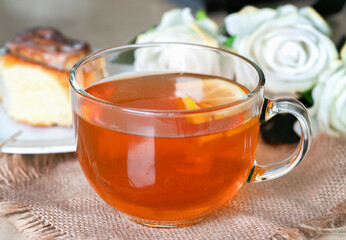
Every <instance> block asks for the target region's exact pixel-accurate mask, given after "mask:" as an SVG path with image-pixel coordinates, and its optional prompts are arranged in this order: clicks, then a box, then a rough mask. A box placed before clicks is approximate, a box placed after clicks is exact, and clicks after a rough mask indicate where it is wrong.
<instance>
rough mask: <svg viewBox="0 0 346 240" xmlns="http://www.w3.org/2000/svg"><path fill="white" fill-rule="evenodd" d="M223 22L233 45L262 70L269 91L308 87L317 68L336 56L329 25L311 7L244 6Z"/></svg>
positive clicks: (291, 92) (289, 91) (279, 92)
mask: <svg viewBox="0 0 346 240" xmlns="http://www.w3.org/2000/svg"><path fill="white" fill-rule="evenodd" d="M225 25H226V30H227V32H228V33H229V34H230V35H233V36H235V39H234V42H233V46H232V47H233V49H234V50H235V51H237V52H238V53H239V54H240V55H243V56H245V57H247V58H249V59H250V60H252V61H254V62H255V63H257V64H258V65H259V67H260V68H261V69H262V70H263V72H264V74H265V77H266V93H267V94H269V95H270V94H271V95H290V96H296V94H297V93H298V92H303V91H306V90H309V89H311V88H312V87H313V86H314V85H315V84H316V82H317V78H318V76H319V74H320V73H321V71H323V70H324V69H325V68H326V67H327V66H328V65H329V63H330V62H331V61H332V60H333V59H335V58H337V50H336V48H335V45H334V43H333V42H332V41H331V40H330V38H329V37H328V35H329V34H330V29H329V26H328V25H327V23H326V22H325V21H324V20H323V18H322V17H321V16H320V15H319V14H318V13H317V12H316V11H315V10H314V9H313V8H311V7H304V8H302V9H297V8H296V7H295V6H293V5H285V6H282V7H280V8H278V9H277V10H274V9H269V8H263V9H258V8H255V7H252V6H247V7H245V8H243V9H242V10H241V11H239V12H237V13H233V14H230V15H228V16H227V17H226V18H225ZM241 80H242V79H238V81H240V83H241ZM246 81H248V80H246Z"/></svg>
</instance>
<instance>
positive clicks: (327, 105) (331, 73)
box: [309, 44, 346, 136]
mask: <svg viewBox="0 0 346 240" xmlns="http://www.w3.org/2000/svg"><path fill="white" fill-rule="evenodd" d="M312 98H313V100H314V105H313V106H312V108H310V109H309V112H310V115H311V117H312V119H313V120H314V122H315V124H316V126H317V128H316V129H317V130H318V131H323V132H326V133H328V134H329V135H332V136H340V135H341V134H346V44H345V45H344V47H343V49H342V51H341V60H334V61H333V62H331V64H330V65H329V66H328V68H327V69H325V71H323V72H322V73H321V74H320V76H319V77H318V82H317V84H316V86H315V88H314V89H313V91H312Z"/></svg>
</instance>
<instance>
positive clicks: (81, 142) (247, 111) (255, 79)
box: [70, 43, 311, 227]
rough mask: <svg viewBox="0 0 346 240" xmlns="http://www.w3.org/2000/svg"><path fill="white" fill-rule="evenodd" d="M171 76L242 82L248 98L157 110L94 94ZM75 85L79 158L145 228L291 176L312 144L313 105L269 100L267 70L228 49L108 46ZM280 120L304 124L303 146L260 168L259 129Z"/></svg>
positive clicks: (74, 78) (85, 64) (195, 217)
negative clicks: (113, 85) (112, 85)
mask: <svg viewBox="0 0 346 240" xmlns="http://www.w3.org/2000/svg"><path fill="white" fill-rule="evenodd" d="M172 73H179V74H187V73H189V74H203V75H211V76H212V77H213V78H222V79H228V80H234V81H236V82H237V83H239V84H241V85H242V86H244V87H245V88H246V89H248V91H249V93H248V94H246V95H245V96H243V97H241V98H240V99H238V100H236V101H233V102H225V103H221V104H219V105H217V106H211V107H206V108H198V109H186V110H158V109H150V108H134V107H126V104H116V103H113V102H110V101H107V100H105V99H104V98H102V97H100V95H97V96H95V94H90V93H89V91H86V89H88V88H90V87H93V86H95V84H100V83H106V82H109V81H111V80H122V81H129V80H128V79H129V77H131V76H151V75H155V74H156V75H157V74H172ZM70 86H71V87H70V90H71V101H72V109H73V116H74V130H75V140H76V145H77V156H78V159H79V162H80V165H81V167H82V170H83V172H84V174H85V176H86V178H87V179H88V181H89V183H90V184H91V186H92V187H93V189H94V190H95V192H96V193H97V194H98V195H99V196H100V197H101V198H102V199H104V200H105V201H106V202H107V203H109V204H110V205H111V206H113V207H114V208H116V209H117V210H119V211H120V212H122V213H124V214H126V215H128V216H130V218H131V219H132V220H133V221H135V222H138V223H141V224H144V225H147V226H156V227H180V226H186V225H189V224H193V223H195V222H197V221H199V220H200V219H202V218H203V217H204V216H205V215H207V214H209V213H210V212H212V211H213V210H215V209H217V208H219V207H221V206H222V205H223V204H225V203H226V202H227V201H229V200H230V199H231V198H232V197H233V196H234V195H235V194H236V193H237V192H238V190H239V188H240V187H241V186H242V185H243V184H244V183H246V182H249V183H250V182H261V181H266V180H272V179H275V178H277V177H280V176H283V175H285V174H287V173H288V172H290V171H291V170H293V169H294V168H295V167H296V166H297V165H298V164H299V163H300V162H301V161H302V160H303V158H304V157H305V155H306V153H307V151H308V149H309V145H310V141H311V126H310V119H309V116H308V113H307V110H306V109H305V107H304V106H303V105H302V104H301V103H300V102H299V101H297V100H296V99H293V98H278V99H268V98H266V97H265V96H264V86H265V78H264V75H263V73H262V71H261V70H260V68H259V67H258V66H257V65H256V64H254V63H252V62H251V61H249V60H247V59H246V58H244V57H242V56H239V55H237V54H235V53H232V52H229V51H225V50H222V49H216V48H212V47H206V46H199V45H192V44H183V43H147V44H137V45H127V46H120V47H114V48H109V49H105V50H102V51H99V52H97V53H94V54H92V55H90V56H88V57H86V58H85V59H83V60H81V61H80V62H78V63H77V64H76V65H75V66H74V68H73V69H72V70H71V73H70ZM153 89H154V88H153ZM209 90H210V89H209ZM127 91H129V93H131V91H132V90H131V89H127ZM143 91H144V90H143ZM199 91H203V89H202V90H201V89H199ZM100 94H101V93H100ZM280 113H289V114H292V115H294V116H295V117H296V118H297V120H298V122H299V124H300V129H301V140H300V143H299V144H298V146H297V148H296V150H295V151H294V152H293V153H292V154H291V155H290V156H289V157H287V158H285V159H280V160H278V162H276V163H271V164H269V165H264V166H263V165H258V164H257V162H256V161H255V151H256V147H257V141H258V134H259V125H260V124H261V123H262V122H265V121H267V120H268V119H270V118H272V117H273V116H275V115H276V114H280Z"/></svg>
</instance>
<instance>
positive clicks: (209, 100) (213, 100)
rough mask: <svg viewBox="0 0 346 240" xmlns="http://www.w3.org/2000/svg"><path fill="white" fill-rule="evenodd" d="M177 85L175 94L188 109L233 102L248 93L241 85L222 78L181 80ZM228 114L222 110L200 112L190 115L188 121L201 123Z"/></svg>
mask: <svg viewBox="0 0 346 240" xmlns="http://www.w3.org/2000/svg"><path fill="white" fill-rule="evenodd" d="M175 87H176V93H175V95H176V96H177V97H178V98H179V99H180V101H181V102H182V103H183V106H184V108H185V109H187V110H194V109H200V108H206V107H213V106H218V105H222V104H227V103H231V102H234V101H236V100H238V99H239V98H241V97H243V96H245V95H246V94H247V93H246V91H245V90H243V89H242V88H241V87H240V86H238V85H236V84H234V83H231V82H227V81H224V80H220V79H206V80H199V81H186V82H180V83H176V84H175ZM227 115H228V114H227V113H224V114H222V113H220V112H219V113H217V114H214V115H210V114H207V113H200V114H195V115H194V116H189V117H188V121H189V122H191V123H194V124H200V123H204V122H207V121H210V120H211V119H213V118H214V119H221V118H224V117H225V116H227Z"/></svg>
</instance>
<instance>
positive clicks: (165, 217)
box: [75, 73, 259, 223]
mask: <svg viewBox="0 0 346 240" xmlns="http://www.w3.org/2000/svg"><path fill="white" fill-rule="evenodd" d="M85 91H86V92H88V93H90V94H91V95H93V96H95V97H98V98H100V99H103V100H106V101H108V102H111V103H114V104H116V105H118V106H122V107H126V108H133V109H150V110H170V111H189V110H195V109H201V110H203V109H204V108H213V107H217V106H219V105H222V104H227V103H231V102H234V101H236V100H237V99H239V98H241V97H243V96H245V95H246V94H247V93H248V92H249V91H248V90H247V89H246V88H244V87H243V86H241V85H239V84H237V83H235V82H233V81H229V80H227V79H222V78H219V77H218V78H215V77H213V76H208V75H198V74H187V73H184V74H181V73H170V74H156V75H155V74H154V75H148V76H134V77H131V78H127V79H116V80H108V81H106V82H101V83H99V84H95V85H91V86H90V87H88V88H87V89H85ZM87 107H88V106H87V104H86V106H84V108H87ZM81 108H83V106H81ZM107 114H108V113H107V111H104V110H103V109H101V108H99V109H98V108H97V107H94V108H93V109H92V110H90V114H89V116H90V118H93V119H97V118H101V117H102V118H107V116H105V115H107ZM235 115H236V116H234V114H233V116H232V118H230V116H228V114H227V113H224V114H216V115H206V116H204V115H198V116H194V115H192V116H188V117H183V118H177V119H176V120H172V121H176V122H175V124H176V125H177V126H179V127H178V128H179V131H180V134H181V136H173V137H172V136H171V135H170V134H169V131H170V129H169V128H167V130H166V131H167V134H165V130H164V129H163V130H161V133H160V134H159V136H157V135H156V134H155V131H154V132H152V133H151V134H147V135H141V134H133V133H127V132H126V131H122V130H121V129H119V130H114V129H109V128H107V127H104V126H98V125H95V124H94V123H92V121H90V118H89V119H88V117H85V116H84V117H83V116H80V115H78V114H75V125H76V126H78V134H77V152H78V159H79V161H80V162H81V166H82V168H83V171H84V173H85V175H86V177H87V179H88V181H89V182H90V183H91V185H92V186H93V188H94V190H95V191H96V192H97V193H98V194H99V195H100V196H101V197H102V198H103V199H104V200H105V201H106V202H108V203H109V204H110V205H112V206H113V207H115V208H116V209H119V210H120V211H121V212H124V213H126V214H128V215H130V216H132V217H134V218H135V219H138V220H141V219H143V220H149V221H150V222H162V221H164V222H167V223H169V222H170V221H172V222H175V221H176V220H177V219H179V221H183V222H189V221H191V220H195V219H198V218H199V217H201V216H203V215H205V214H207V213H209V212H210V211H212V210H214V209H216V208H218V207H220V206H221V205H223V204H224V203H225V202H226V201H228V200H229V199H230V198H231V197H232V196H233V195H234V194H235V193H236V192H237V191H238V189H239V188H240V187H241V185H242V184H243V183H244V182H245V181H246V178H247V176H248V174H249V171H250V170H251V167H252V165H253V163H254V154H255V149H256V145H257V138H258V132H259V121H258V118H257V117H255V118H252V119H248V120H245V121H244V116H243V115H242V113H241V112H240V113H239V114H235ZM86 116H87V115H86ZM112 117H114V118H116V117H117V116H116V115H115V116H112ZM119 117H120V116H119ZM157 118H159V116H158V117H157ZM219 126H222V129H223V130H221V131H220V130H218V129H219V128H220V127H219ZM189 129H198V130H199V132H208V133H209V134H207V135H205V134H204V135H193V134H184V132H187V133H189ZM165 135H166V136H165ZM186 135H187V136H186ZM167 136H168V137H167Z"/></svg>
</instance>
